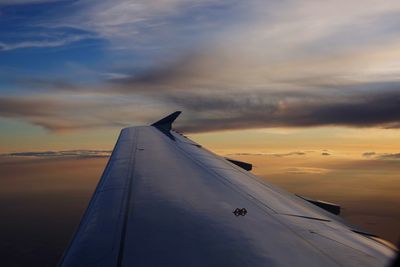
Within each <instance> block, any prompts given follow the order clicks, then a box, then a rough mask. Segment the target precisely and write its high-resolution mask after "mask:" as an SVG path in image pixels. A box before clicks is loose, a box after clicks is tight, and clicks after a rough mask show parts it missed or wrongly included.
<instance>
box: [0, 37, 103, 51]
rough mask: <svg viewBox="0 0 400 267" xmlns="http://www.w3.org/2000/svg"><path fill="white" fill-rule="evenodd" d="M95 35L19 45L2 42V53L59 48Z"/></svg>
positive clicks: (35, 41) (24, 42)
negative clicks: (27, 49)
mask: <svg viewBox="0 0 400 267" xmlns="http://www.w3.org/2000/svg"><path fill="white" fill-rule="evenodd" d="M93 38H95V37H94V36H93V35H70V36H67V37H64V38H61V39H56V40H51V39H49V40H31V41H21V42H17V43H3V42H0V52H1V51H9V50H15V49H21V48H43V47H46V48H49V47H59V46H64V45H68V44H71V43H75V42H78V41H82V40H85V39H93Z"/></svg>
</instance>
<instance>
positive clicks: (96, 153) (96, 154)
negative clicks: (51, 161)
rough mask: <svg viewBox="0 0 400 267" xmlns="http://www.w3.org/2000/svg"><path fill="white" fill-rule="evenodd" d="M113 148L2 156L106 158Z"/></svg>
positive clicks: (17, 153) (16, 153)
mask: <svg viewBox="0 0 400 267" xmlns="http://www.w3.org/2000/svg"><path fill="white" fill-rule="evenodd" d="M110 154H111V150H61V151H27V152H14V153H7V154H1V155H0V156H2V157H39V158H61V157H72V158H104V157H109V156H110Z"/></svg>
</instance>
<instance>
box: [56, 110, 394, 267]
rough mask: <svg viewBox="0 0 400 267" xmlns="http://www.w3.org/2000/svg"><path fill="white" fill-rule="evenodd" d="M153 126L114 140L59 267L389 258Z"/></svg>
mask: <svg viewBox="0 0 400 267" xmlns="http://www.w3.org/2000/svg"><path fill="white" fill-rule="evenodd" d="M178 115H179V114H178ZM175 118H176V116H172V117H171V118H170V119H171V120H172V121H173V120H174V119H175ZM172 121H170V123H172ZM159 125H162V127H161V128H160V127H157V125H154V126H143V127H130V128H125V129H123V130H122V131H121V134H120V136H119V138H118V141H117V144H116V146H115V148H114V151H113V153H112V155H111V157H110V160H109V162H108V164H107V167H106V168H105V171H104V173H103V175H102V177H101V179H100V182H99V184H98V186H97V189H96V191H95V193H94V195H93V197H92V200H91V201H90V204H89V206H88V208H87V210H86V213H85V214H84V216H83V218H82V220H81V223H80V225H79V227H78V229H77V231H76V233H75V236H74V238H73V240H72V241H71V244H70V245H69V247H68V249H67V250H66V252H65V254H64V256H63V258H62V260H61V263H60V266H63V267H72V266H74V267H78V266H98V267H101V266H104V267H114V266H115V267H121V266H124V267H125V266H279V267H283V266H307V267H309V266H326V267H330V266H386V265H387V264H388V263H389V261H390V259H391V258H392V257H393V256H394V251H393V250H392V249H389V248H388V247H387V246H385V245H382V244H380V243H378V242H376V241H375V240H373V239H371V238H368V237H367V236H364V235H360V234H358V233H356V232H354V228H352V227H351V226H349V225H347V224H346V223H344V222H342V220H341V219H340V218H339V217H337V216H335V215H332V214H330V213H328V212H325V211H324V210H322V209H320V208H318V207H316V206H314V205H312V204H310V203H309V202H307V201H306V200H304V199H302V198H300V197H297V196H296V195H293V194H290V193H288V192H286V191H284V190H281V189H279V188H277V187H275V186H273V185H271V184H269V183H267V182H265V181H263V180H261V179H259V178H258V177H256V176H255V175H253V174H251V173H250V172H247V171H245V170H244V169H242V168H241V167H239V166H237V165H235V164H234V163H232V162H230V161H228V160H226V159H225V158H223V157H220V156H217V155H215V154H213V153H212V152H210V151H208V150H206V149H204V148H202V147H201V146H200V145H198V144H197V143H195V142H193V141H191V140H190V139H188V138H186V137H185V136H183V135H181V134H179V133H177V132H174V131H171V130H170V128H169V127H168V122H167V123H166V122H165V121H162V120H161V123H160V124H159ZM166 125H167V126H166ZM236 209H239V210H243V209H245V210H246V212H247V213H239V214H238V213H236V214H235V213H234V211H235V210H236Z"/></svg>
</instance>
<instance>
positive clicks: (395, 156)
mask: <svg viewBox="0 0 400 267" xmlns="http://www.w3.org/2000/svg"><path fill="white" fill-rule="evenodd" d="M379 159H383V160H400V153H385V154H381V155H379Z"/></svg>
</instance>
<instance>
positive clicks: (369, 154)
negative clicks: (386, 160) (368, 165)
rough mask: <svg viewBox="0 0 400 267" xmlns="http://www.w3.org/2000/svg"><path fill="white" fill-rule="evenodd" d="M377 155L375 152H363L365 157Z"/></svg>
mask: <svg viewBox="0 0 400 267" xmlns="http://www.w3.org/2000/svg"><path fill="white" fill-rule="evenodd" d="M375 155H376V153H375V152H373V151H372V152H364V153H363V154H362V156H363V157H365V158H370V157H373V156H375Z"/></svg>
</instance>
